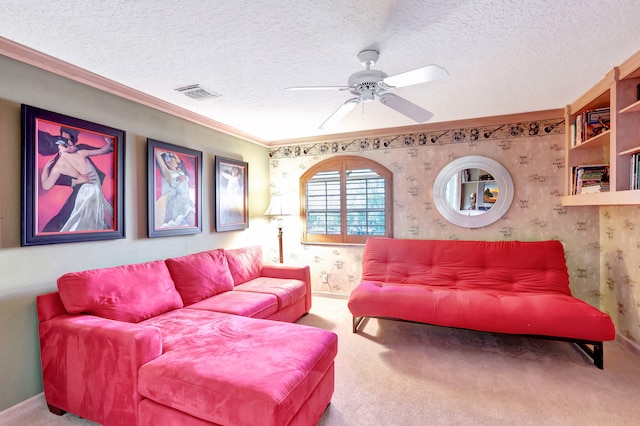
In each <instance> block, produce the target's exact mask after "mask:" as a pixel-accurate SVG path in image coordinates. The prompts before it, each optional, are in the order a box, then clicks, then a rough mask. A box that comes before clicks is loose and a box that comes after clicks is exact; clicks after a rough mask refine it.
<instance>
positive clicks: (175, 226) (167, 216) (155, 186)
mask: <svg viewBox="0 0 640 426" xmlns="http://www.w3.org/2000/svg"><path fill="white" fill-rule="evenodd" d="M147 152H148V158H147V164H148V168H147V170H148V203H147V205H148V220H147V224H148V235H149V237H150V238H153V237H168V236H173V235H188V234H197V233H200V232H202V152H201V151H196V150H193V149H188V148H184V147H181V146H177V145H172V144H169V143H165V142H160V141H156V140H153V139H147Z"/></svg>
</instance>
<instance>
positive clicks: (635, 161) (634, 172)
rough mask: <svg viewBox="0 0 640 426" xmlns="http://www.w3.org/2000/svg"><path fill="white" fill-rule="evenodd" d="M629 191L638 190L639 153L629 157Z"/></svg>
mask: <svg viewBox="0 0 640 426" xmlns="http://www.w3.org/2000/svg"><path fill="white" fill-rule="evenodd" d="M629 189H640V152H635V153H633V154H632V155H631V164H630V165H629Z"/></svg>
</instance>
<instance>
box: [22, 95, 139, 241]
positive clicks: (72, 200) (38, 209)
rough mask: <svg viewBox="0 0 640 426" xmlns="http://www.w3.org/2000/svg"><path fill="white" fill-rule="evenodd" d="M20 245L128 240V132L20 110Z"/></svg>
mask: <svg viewBox="0 0 640 426" xmlns="http://www.w3.org/2000/svg"><path fill="white" fill-rule="evenodd" d="M21 114H22V116H21V119H22V191H21V207H22V223H21V244H22V246H33V245H42V244H58V243H73V242H82V241H100V240H111V239H119V238H124V237H125V226H124V152H125V135H126V133H125V131H124V130H120V129H115V128H113V127H109V126H105V125H102V124H97V123H93V122H90V121H86V120H83V119H80V118H75V117H70V116H67V115H63V114H59V113H56V112H52V111H47V110H44V109H41V108H36V107H33V106H30V105H24V104H23V105H22V106H21Z"/></svg>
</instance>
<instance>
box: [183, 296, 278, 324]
mask: <svg viewBox="0 0 640 426" xmlns="http://www.w3.org/2000/svg"><path fill="white" fill-rule="evenodd" d="M188 308H189V309H203V310H206V311H214V312H226V313H228V314H234V315H242V316H243V317H251V318H269V317H270V316H271V315H273V314H275V313H276V312H278V299H277V298H276V296H274V295H273V294H268V293H250V292H248V291H226V292H224V293H220V294H216V295H215V296H213V297H208V298H206V299H203V300H201V301H199V302H198V303H194V304H193V305H189V306H188Z"/></svg>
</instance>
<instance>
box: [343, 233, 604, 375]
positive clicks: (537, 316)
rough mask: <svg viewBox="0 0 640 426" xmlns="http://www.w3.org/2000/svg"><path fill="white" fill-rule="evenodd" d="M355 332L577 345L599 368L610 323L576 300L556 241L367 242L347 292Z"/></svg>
mask: <svg viewBox="0 0 640 426" xmlns="http://www.w3.org/2000/svg"><path fill="white" fill-rule="evenodd" d="M348 306H349V310H350V311H351V313H352V314H353V332H354V333H355V332H357V330H358V326H359V325H360V324H361V322H362V320H363V319H364V318H366V317H376V318H388V319H399V320H406V321H413V322H420V323H427V324H432V325H439V326H447V327H458V328H466V329H471V330H478V331H487V332H493V333H507V334H521V335H530V336H537V337H547V338H553V339H558V340H566V341H570V342H575V343H577V344H578V345H579V346H580V347H581V348H582V349H583V350H584V351H585V352H586V353H587V354H588V355H589V356H590V357H591V358H592V359H593V360H594V363H595V364H596V366H598V367H599V368H601V369H602V368H603V342H604V341H607V340H613V339H615V328H614V326H613V323H612V321H611V318H610V317H609V316H608V315H607V314H605V313H603V312H601V311H599V310H598V309H596V308H594V307H593V306H591V305H589V304H587V303H585V302H583V301H581V300H579V299H577V298H575V297H573V296H572V295H571V290H570V289H569V275H568V273H567V266H566V261H565V257H564V249H563V247H562V244H561V243H560V242H559V241H536V242H522V241H493V242H491V241H459V240H458V241H450V240H407V239H404V240H403V239H387V238H370V239H368V240H367V243H366V245H365V249H364V255H363V259H362V281H361V282H360V283H359V284H358V286H357V287H356V288H355V289H354V290H353V291H352V293H351V295H350V297H349V302H348Z"/></svg>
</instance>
